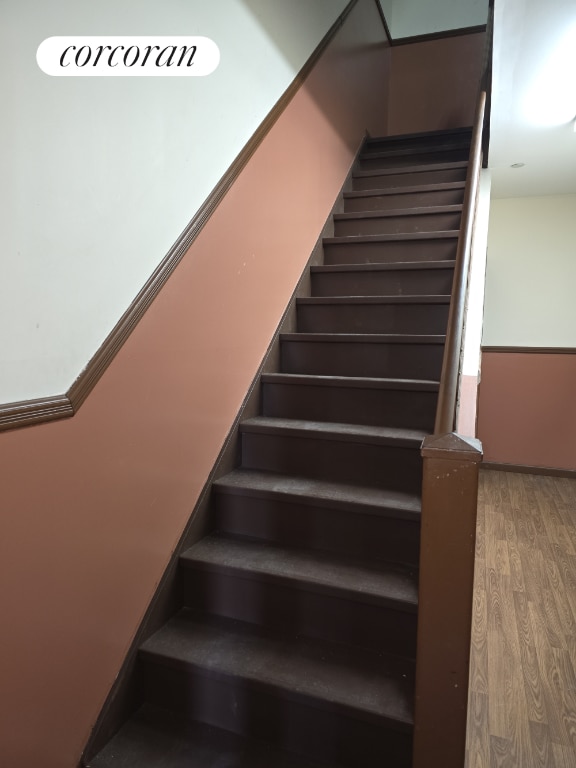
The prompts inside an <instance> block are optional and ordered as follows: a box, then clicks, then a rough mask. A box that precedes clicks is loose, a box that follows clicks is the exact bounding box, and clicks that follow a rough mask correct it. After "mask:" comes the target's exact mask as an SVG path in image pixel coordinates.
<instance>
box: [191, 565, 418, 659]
mask: <svg viewBox="0 0 576 768" xmlns="http://www.w3.org/2000/svg"><path fill="white" fill-rule="evenodd" d="M182 581H183V590H184V602H185V605H186V606H188V607H190V608H192V609H193V610H194V611H195V612H198V613H200V614H209V615H211V616H220V617H225V618H229V619H237V620H239V621H244V622H247V623H249V624H254V625H257V626H259V627H265V628H267V629H269V630H273V631H274V632H280V633H286V634H287V635H288V636H290V635H292V634H294V633H295V632H297V633H298V634H299V635H302V636H304V637H309V638H315V639H318V640H326V641H329V642H332V641H334V639H335V638H338V642H342V643H347V644H349V645H353V646H357V647H359V648H366V649H370V650H376V651H382V652H385V653H394V654H397V655H399V656H405V657H406V658H415V655H416V623H417V616H416V613H415V612H409V611H404V610H400V609H397V608H395V607H391V606H388V605H386V604H385V603H383V602H382V601H380V602H378V603H368V602H366V603H362V602H360V601H359V600H356V599H353V598H351V597H346V596H344V597H339V596H338V597H336V596H334V595H330V594H326V593H322V592H320V591H311V590H307V589H298V588H297V587H294V586H293V585H287V584H286V583H273V582H271V581H267V580H265V579H258V578H254V577H252V578H249V579H246V578H240V577H239V576H238V575H237V574H236V573H234V571H233V570H232V569H230V570H229V572H228V573H225V572H220V573H217V572H212V573H211V572H208V571H206V570H201V569H194V568H186V569H183V571H182Z"/></svg>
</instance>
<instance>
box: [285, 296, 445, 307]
mask: <svg viewBox="0 0 576 768" xmlns="http://www.w3.org/2000/svg"><path fill="white" fill-rule="evenodd" d="M296 304H297V305H302V306H314V305H316V304H317V305H320V306H326V305H331V304H337V305H346V304H450V296H447V295H442V294H441V295H427V294H422V295H421V296H420V295H418V294H416V295H415V296H405V295H400V296H395V295H394V296H306V297H305V298H301V299H296Z"/></svg>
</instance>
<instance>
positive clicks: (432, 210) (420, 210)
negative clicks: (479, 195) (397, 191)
mask: <svg viewBox="0 0 576 768" xmlns="http://www.w3.org/2000/svg"><path fill="white" fill-rule="evenodd" d="M461 211H462V205H426V206H418V207H413V208H393V209H392V210H389V211H352V212H351V213H335V214H334V216H333V219H334V221H351V220H354V219H389V218H394V217H395V216H398V217H402V216H405V217H407V218H408V217H410V216H424V215H425V216H433V215H434V214H437V213H461ZM402 234H403V233H402ZM418 234H427V233H418ZM376 237H381V235H376Z"/></svg>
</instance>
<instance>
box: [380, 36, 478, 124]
mask: <svg viewBox="0 0 576 768" xmlns="http://www.w3.org/2000/svg"><path fill="white" fill-rule="evenodd" d="M484 44H485V34H484V33H483V32H482V33H478V34H472V35H462V36H459V37H446V38H443V39H440V40H430V41H428V42H420V43H410V44H407V45H398V46H395V47H394V48H392V64H391V78H390V107H389V119H388V133H389V134H391V135H394V134H399V133H419V132H420V131H435V130H441V129H444V128H460V127H462V126H468V125H472V123H473V122H474V110H475V107H476V100H477V98H478V87H479V83H480V78H481V76H482V65H483V59H484Z"/></svg>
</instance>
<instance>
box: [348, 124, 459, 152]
mask: <svg viewBox="0 0 576 768" xmlns="http://www.w3.org/2000/svg"><path fill="white" fill-rule="evenodd" d="M471 141H472V128H449V129H446V130H440V131H426V132H424V133H411V134H398V135H394V136H375V137H371V138H368V139H366V141H365V142H364V146H363V147H362V152H364V153H370V152H378V151H380V150H381V149H391V148H394V147H395V148H398V149H399V148H403V147H413V148H418V147H422V146H424V147H429V146H440V145H449V146H453V147H456V146H458V147H461V146H467V147H469V146H470V144H471Z"/></svg>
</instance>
